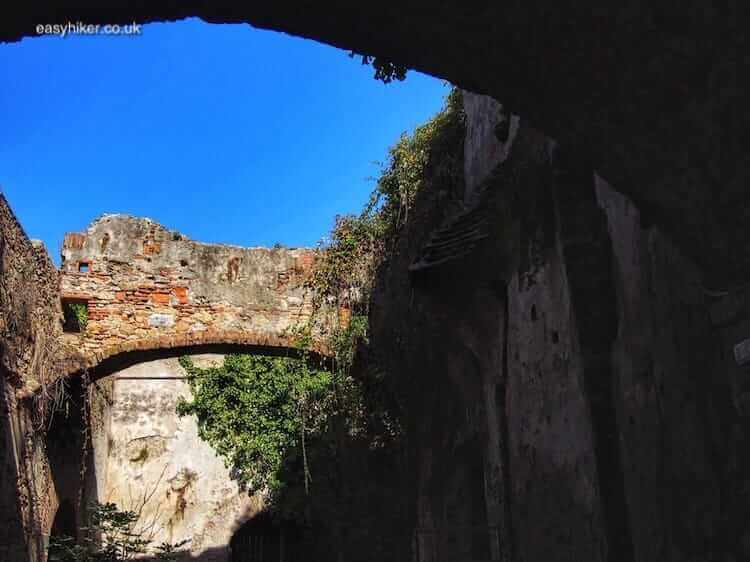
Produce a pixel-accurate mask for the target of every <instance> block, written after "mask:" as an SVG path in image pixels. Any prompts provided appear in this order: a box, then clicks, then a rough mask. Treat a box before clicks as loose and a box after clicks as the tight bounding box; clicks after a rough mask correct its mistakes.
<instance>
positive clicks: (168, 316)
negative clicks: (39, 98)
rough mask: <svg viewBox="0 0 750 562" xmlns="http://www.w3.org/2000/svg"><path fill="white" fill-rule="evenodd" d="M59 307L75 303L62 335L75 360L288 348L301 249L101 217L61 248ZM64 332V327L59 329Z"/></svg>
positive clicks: (300, 291) (299, 321) (304, 268)
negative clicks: (206, 238)
mask: <svg viewBox="0 0 750 562" xmlns="http://www.w3.org/2000/svg"><path fill="white" fill-rule="evenodd" d="M62 258H63V262H62V266H61V270H62V299H63V304H64V305H71V304H72V305H77V306H78V307H80V306H83V307H85V310H86V312H85V319H84V320H83V322H84V323H85V326H80V325H79V326H73V327H72V329H70V330H69V331H71V332H76V331H78V332H79V333H69V334H66V335H65V338H66V341H67V343H68V344H69V345H71V346H75V347H76V348H77V349H79V350H81V351H82V353H83V357H79V358H76V359H73V360H72V361H71V362H70V364H69V365H68V366H67V370H68V371H73V370H77V369H80V368H85V367H91V366H94V365H96V364H98V363H99V362H101V361H102V360H103V359H105V358H107V357H111V356H113V355H117V354H119V353H122V352H128V351H138V350H151V349H161V348H174V347H186V346H193V345H204V344H243V345H257V346H272V347H292V346H293V345H294V334H293V332H294V330H295V329H297V328H299V327H301V326H303V325H305V324H306V323H307V322H308V321H309V320H310V318H311V315H312V311H313V309H312V295H311V293H310V291H309V290H308V289H307V288H306V287H305V281H306V280H307V279H308V277H309V275H310V273H311V270H312V266H313V263H314V260H315V251H314V250H311V249H286V248H272V249H271V248H242V247H239V246H229V245H223V244H204V243H200V242H195V241H192V240H190V239H188V238H187V237H186V236H184V235H182V234H180V233H179V232H176V231H171V230H168V229H167V228H165V227H164V226H162V225H160V224H158V223H156V222H154V221H152V220H150V219H146V218H136V217H132V216H127V215H104V216H102V217H100V218H99V219H97V220H96V221H94V222H93V223H92V224H91V225H90V226H89V228H88V229H87V230H86V232H83V233H69V234H67V235H66V236H65V241H64V244H63V249H62ZM69 328H70V326H69Z"/></svg>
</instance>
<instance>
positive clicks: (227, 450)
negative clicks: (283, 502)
mask: <svg viewBox="0 0 750 562" xmlns="http://www.w3.org/2000/svg"><path fill="white" fill-rule="evenodd" d="M180 364H181V365H182V367H183V368H184V369H185V370H186V371H187V374H188V382H189V384H190V388H191V390H192V394H193V398H192V400H185V399H180V401H179V402H178V405H177V413H178V414H179V415H181V416H185V415H195V416H196V417H197V419H198V430H199V434H200V436H201V438H202V439H204V440H205V441H207V442H208V443H210V444H211V445H212V446H213V447H214V449H215V450H216V451H217V452H218V453H219V454H220V455H221V456H222V457H224V459H225V461H226V463H227V465H228V466H229V467H231V468H232V470H233V472H234V474H235V475H236V476H237V478H238V479H239V481H240V482H241V483H242V484H243V485H245V486H247V488H248V489H249V490H250V491H251V492H254V491H258V490H262V489H267V490H268V491H270V492H271V493H272V494H277V493H278V492H279V491H280V490H281V488H282V487H283V484H284V482H282V480H281V479H280V477H279V474H280V472H281V470H282V469H283V468H285V467H284V466H283V465H284V463H285V462H287V461H288V460H290V459H292V458H294V457H297V456H300V455H302V454H303V449H304V448H305V447H306V444H307V441H308V440H310V439H314V438H315V437H316V436H318V435H320V434H321V432H322V429H323V426H324V423H325V414H326V412H325V408H324V405H323V404H324V402H325V399H326V395H327V394H328V392H329V390H330V388H331V384H332V378H331V374H330V373H329V372H327V371H324V370H319V369H313V368H311V367H310V366H309V365H308V362H307V361H306V360H305V359H296V358H290V357H265V356H255V355H229V356H227V357H226V358H225V359H224V362H223V364H222V365H219V366H214V367H208V368H200V367H197V366H195V365H194V364H193V362H192V360H191V359H190V358H189V357H182V358H181V359H180ZM303 471H304V474H303V478H302V479H303V480H305V481H306V482H307V481H308V479H309V467H307V468H304V467H303Z"/></svg>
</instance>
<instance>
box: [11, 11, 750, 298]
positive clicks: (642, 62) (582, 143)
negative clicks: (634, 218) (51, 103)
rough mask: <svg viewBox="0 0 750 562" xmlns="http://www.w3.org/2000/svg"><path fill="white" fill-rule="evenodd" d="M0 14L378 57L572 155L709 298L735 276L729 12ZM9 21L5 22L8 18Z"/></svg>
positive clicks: (743, 67)
mask: <svg viewBox="0 0 750 562" xmlns="http://www.w3.org/2000/svg"><path fill="white" fill-rule="evenodd" d="M14 9H15V12H14V13H13V14H3V17H2V18H1V20H0V21H2V22H3V23H2V24H0V41H15V40H18V39H20V38H22V37H26V36H34V35H35V28H36V25H38V24H40V23H61V22H62V23H64V22H67V21H73V22H76V21H84V22H87V23H100V24H106V23H121V24H125V23H130V22H133V21H135V22H141V23H147V22H154V21H173V20H178V19H182V18H185V17H189V16H197V17H200V18H202V19H203V20H205V21H207V22H211V23H229V22H234V23H237V22H246V23H249V24H251V25H253V26H255V27H260V28H266V29H273V30H277V31H282V32H286V33H291V34H294V35H298V36H301V37H307V38H311V39H315V40H318V41H322V42H325V43H329V44H331V45H334V46H337V47H341V48H344V49H351V50H354V51H356V52H361V53H367V54H372V55H377V56H381V57H383V58H385V59H389V60H392V61H394V62H399V63H402V64H405V65H407V66H408V67H410V68H414V69H418V70H421V71H423V72H426V73H429V74H432V75H435V76H439V77H442V78H445V79H448V80H450V81H451V82H453V83H455V84H457V85H459V86H461V87H463V88H465V89H469V90H473V91H476V92H479V93H485V94H489V95H492V96H493V97H495V98H496V99H498V100H501V101H502V102H503V103H505V104H506V106H507V107H508V108H509V109H510V110H511V111H513V112H515V113H518V114H520V115H522V116H523V117H525V118H526V119H529V120H530V121H531V122H532V123H533V124H534V125H535V126H537V127H538V128H540V129H542V130H543V131H544V132H545V133H547V134H548V135H550V136H552V137H554V138H556V139H557V140H558V141H560V142H561V143H565V144H566V145H568V146H569V147H572V148H573V149H574V150H577V151H579V152H580V153H581V154H582V155H583V156H584V157H587V158H590V159H591V160H592V162H593V163H594V165H595V167H596V168H597V169H598V170H599V172H600V173H601V175H602V176H604V177H605V178H606V179H607V180H608V181H609V182H610V183H611V184H613V185H615V186H616V187H617V188H618V189H619V190H621V191H623V192H625V193H627V194H628V195H629V196H630V197H631V198H633V199H634V201H636V203H638V204H639V206H640V208H641V209H642V210H643V211H644V215H645V216H647V217H649V220H651V221H653V222H657V223H659V224H660V225H662V226H663V227H664V228H665V229H666V230H667V231H669V232H671V234H672V236H673V237H674V238H675V239H676V241H677V242H678V243H679V244H680V245H681V246H682V248H683V249H684V251H685V252H686V253H688V254H689V255H691V256H692V257H693V258H694V259H696V260H697V261H698V262H699V263H700V264H701V265H702V266H703V268H704V270H705V271H706V273H707V275H709V276H710V277H711V279H710V283H713V284H717V285H721V284H727V283H730V282H732V281H736V280H739V279H743V278H746V277H747V276H749V275H750V254H748V253H747V252H745V251H744V241H745V240H747V238H748V234H750V232H748V231H749V230H750V228H748V227H747V222H748V221H747V217H748V216H750V204H749V203H748V198H747V197H746V196H745V186H746V185H747V183H748V180H749V179H750V177H749V176H750V163H748V162H747V160H746V159H745V154H746V153H747V151H748V148H750V146H748V145H750V135H747V134H746V133H745V131H747V130H750V108H749V106H748V104H747V103H745V99H746V97H747V93H748V86H747V83H746V81H743V80H742V79H741V76H743V75H744V74H746V71H747V67H748V64H747V62H746V61H747V60H748V52H749V51H750V47H748V42H747V34H748V32H747V31H746V29H743V27H742V22H743V19H742V18H741V17H740V14H739V13H735V12H737V11H738V10H740V9H741V8H740V4H734V5H732V4H723V3H714V4H713V5H711V4H707V3H706V2H702V1H701V0H687V1H686V2H680V3H676V2H673V3H664V2H659V3H653V2H648V1H646V0H636V1H635V2H628V3H625V4H623V3H618V2H612V1H608V0H605V1H603V2H602V1H595V0H584V1H581V2H575V3H571V2H549V1H548V0H528V1H524V2H507V1H498V2H478V1H465V2H435V1H434V0H414V1H409V2H403V1H401V2H394V1H390V0H384V1H379V2H375V3H367V2H340V1H332V0H319V1H317V2H300V1H299V0H295V1H291V0H279V1H276V2H248V3H242V4H238V3H236V2H229V1H228V0H223V1H215V2H210V3H209V2H198V1H187V2H172V1H153V2H136V3H134V2H125V1H123V0H117V1H115V2H107V3H101V2H94V1H92V0H78V1H74V2H67V3H65V5H59V4H58V3H54V2H50V1H45V2H35V3H25V4H22V5H16V6H14ZM8 10H9V8H8Z"/></svg>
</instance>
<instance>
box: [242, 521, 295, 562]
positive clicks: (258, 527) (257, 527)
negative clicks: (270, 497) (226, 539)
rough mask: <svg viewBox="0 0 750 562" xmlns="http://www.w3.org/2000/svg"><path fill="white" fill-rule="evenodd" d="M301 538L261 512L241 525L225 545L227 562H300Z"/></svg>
mask: <svg viewBox="0 0 750 562" xmlns="http://www.w3.org/2000/svg"><path fill="white" fill-rule="evenodd" d="M301 538H302V535H301V533H300V529H299V528H298V527H297V526H296V525H294V524H292V523H289V522H279V521H277V520H275V519H274V518H273V517H271V515H270V514H268V513H261V514H260V515H257V516H255V517H253V518H252V519H251V520H250V521H248V522H247V523H245V524H244V525H243V526H242V527H240V528H239V530H237V532H236V533H235V534H234V536H233V537H232V540H231V542H230V543H229V545H230V548H231V550H232V556H231V562H301V561H302V560H303V558H302V548H301V544H302V540H301Z"/></svg>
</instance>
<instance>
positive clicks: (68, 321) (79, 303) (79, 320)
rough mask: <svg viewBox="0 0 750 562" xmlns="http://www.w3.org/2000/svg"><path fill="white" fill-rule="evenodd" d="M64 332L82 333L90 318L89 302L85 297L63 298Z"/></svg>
mask: <svg viewBox="0 0 750 562" xmlns="http://www.w3.org/2000/svg"><path fill="white" fill-rule="evenodd" d="M62 310H63V332H68V333H80V332H83V331H84V330H85V329H86V324H87V323H88V319H89V303H88V301H86V300H84V299H62Z"/></svg>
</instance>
